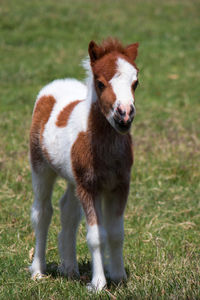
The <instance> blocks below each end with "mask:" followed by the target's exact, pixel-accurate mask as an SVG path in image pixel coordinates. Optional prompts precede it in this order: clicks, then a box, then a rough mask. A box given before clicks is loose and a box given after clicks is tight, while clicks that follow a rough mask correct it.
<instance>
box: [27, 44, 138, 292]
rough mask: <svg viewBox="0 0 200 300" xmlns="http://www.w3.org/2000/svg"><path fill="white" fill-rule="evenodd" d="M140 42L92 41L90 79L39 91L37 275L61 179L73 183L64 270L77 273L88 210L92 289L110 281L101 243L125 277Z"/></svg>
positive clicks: (65, 221)
mask: <svg viewBox="0 0 200 300" xmlns="http://www.w3.org/2000/svg"><path fill="white" fill-rule="evenodd" d="M137 48H138V44H137V43H136V44H131V45H129V46H127V47H123V46H122V45H121V43H120V42H118V41H117V40H114V39H107V40H106V41H104V42H103V43H102V44H101V45H99V46H98V45H97V44H96V43H94V42H93V41H92V42H90V44H89V57H90V59H89V60H88V61H85V63H84V65H85V68H86V69H87V73H88V79H87V84H86V85H85V84H84V83H82V82H80V81H78V80H75V79H63V80H55V81H53V82H52V83H50V84H48V85H47V86H45V87H44V88H43V89H42V90H41V91H40V93H39V95H38V97H37V100H36V104H35V108H34V112H33V119H32V126H31V132H30V161H31V168H32V182H33V190H34V195H35V199H34V204H33V207H32V221H33V225H34V229H35V235H36V249H35V256H34V260H33V263H32V266H31V268H30V269H31V273H32V276H33V277H35V276H37V277H41V276H42V274H43V273H44V272H45V268H46V263H45V248H46V239H47V232H48V227H49V224H50V221H51V217H52V213H53V210H52V205H51V194H52V190H53V185H54V182H55V179H56V177H57V176H58V175H59V176H61V177H63V178H65V179H66V180H67V181H68V187H67V191H66V192H65V194H64V195H63V197H62V198H61V201H60V208H61V224H62V230H61V232H60V235H59V250H60V257H61V266H60V271H61V272H62V273H64V274H65V275H67V276H70V277H71V276H74V275H75V276H76V275H78V274H79V271H78V264H77V260H76V232H77V228H78V225H79V222H80V219H81V210H82V208H83V211H84V214H85V217H86V221H87V242H88V246H89V249H90V251H91V255H92V263H93V265H92V266H93V267H92V268H93V275H92V281H91V284H90V285H89V289H92V290H101V289H102V288H103V287H104V286H105V284H106V279H105V274H104V268H105V266H104V248H105V246H106V245H107V248H108V251H109V265H108V273H109V276H110V278H111V280H113V281H115V282H119V281H121V280H123V279H126V273H125V269H124V264H123V257H122V247H123V236H124V229H123V213H124V209H125V205H126V201H127V197H128V191H129V182H130V171H131V166H132V163H133V151H132V142H131V136H130V134H129V130H130V126H131V123H132V120H133V118H134V115H135V105H134V101H135V99H134V97H135V96H134V91H135V89H136V87H137V83H138V80H137V74H138V69H137V67H136V65H135V62H134V61H135V59H136V56H137Z"/></svg>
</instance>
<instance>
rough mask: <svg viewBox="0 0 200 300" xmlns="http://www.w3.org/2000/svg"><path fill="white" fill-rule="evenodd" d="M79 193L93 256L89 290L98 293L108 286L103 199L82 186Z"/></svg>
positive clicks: (88, 241) (78, 190)
mask: <svg viewBox="0 0 200 300" xmlns="http://www.w3.org/2000/svg"><path fill="white" fill-rule="evenodd" d="M77 193H78V196H79V199H80V200H81V204H82V206H83V209H84V213H85V217H86V221H87V243H88V247H89V249H90V252H91V256H92V281H91V283H90V284H89V285H88V290H90V291H94V292H97V291H101V290H102V289H103V287H104V286H105V285H106V278H105V275H104V268H103V250H104V247H105V242H106V232H105V230H104V228H103V226H102V213H101V198H100V197H97V196H96V195H95V196H94V194H93V193H92V192H90V191H88V190H86V189H84V188H83V187H82V186H78V188H77Z"/></svg>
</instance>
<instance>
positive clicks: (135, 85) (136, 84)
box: [132, 80, 139, 91]
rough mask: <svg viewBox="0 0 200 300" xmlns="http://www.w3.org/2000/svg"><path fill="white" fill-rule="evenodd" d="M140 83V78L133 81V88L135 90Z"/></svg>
mask: <svg viewBox="0 0 200 300" xmlns="http://www.w3.org/2000/svg"><path fill="white" fill-rule="evenodd" d="M138 83H139V81H138V80H136V81H135V82H134V83H133V85H132V89H133V90H134V91H135V90H136V88H137V86H138Z"/></svg>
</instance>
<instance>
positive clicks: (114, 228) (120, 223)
mask: <svg viewBox="0 0 200 300" xmlns="http://www.w3.org/2000/svg"><path fill="white" fill-rule="evenodd" d="M128 190H129V187H128V185H124V186H123V187H119V188H117V189H116V190H115V191H114V192H112V193H111V192H110V193H107V194H106V196H105V199H104V219H105V220H104V222H105V229H106V231H107V243H108V251H109V265H108V267H109V269H108V272H109V277H110V279H111V280H112V281H114V282H115V283H119V282H120V281H123V280H126V279H127V276H126V271H125V268H124V262H123V241H124V216H123V215H124V209H125V206H126V202H127V197H128Z"/></svg>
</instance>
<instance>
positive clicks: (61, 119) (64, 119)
mask: <svg viewBox="0 0 200 300" xmlns="http://www.w3.org/2000/svg"><path fill="white" fill-rule="evenodd" d="M81 101H82V100H76V101H73V102H71V103H70V104H68V105H67V106H65V107H64V108H63V110H62V111H61V112H60V113H59V115H58V118H57V121H56V125H57V126H58V127H65V126H67V123H68V120H69V117H70V114H71V113H72V111H73V109H74V108H75V106H76V105H77V104H78V103H80V102H81Z"/></svg>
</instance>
